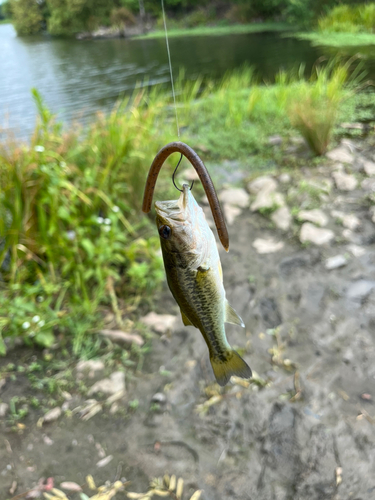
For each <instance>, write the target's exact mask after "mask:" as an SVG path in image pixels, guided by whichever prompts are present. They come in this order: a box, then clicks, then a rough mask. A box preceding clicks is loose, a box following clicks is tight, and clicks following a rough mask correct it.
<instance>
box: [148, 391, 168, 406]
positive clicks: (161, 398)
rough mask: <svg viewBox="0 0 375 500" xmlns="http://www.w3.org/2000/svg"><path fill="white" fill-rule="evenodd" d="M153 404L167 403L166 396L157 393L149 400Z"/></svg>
mask: <svg viewBox="0 0 375 500" xmlns="http://www.w3.org/2000/svg"><path fill="white" fill-rule="evenodd" d="M151 401H152V402H153V403H159V404H165V403H166V402H167V396H166V395H165V394H164V393H163V392H157V393H156V394H154V395H153V396H152V398H151Z"/></svg>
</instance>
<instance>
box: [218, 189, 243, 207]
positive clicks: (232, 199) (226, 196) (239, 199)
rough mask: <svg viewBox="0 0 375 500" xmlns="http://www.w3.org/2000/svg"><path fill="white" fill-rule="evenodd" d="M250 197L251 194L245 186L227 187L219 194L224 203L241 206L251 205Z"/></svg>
mask: <svg viewBox="0 0 375 500" xmlns="http://www.w3.org/2000/svg"><path fill="white" fill-rule="evenodd" d="M249 198H250V197H249V194H248V193H247V192H246V191H245V190H244V189H243V188H230V189H225V190H224V191H222V192H221V193H220V194H219V199H220V201H221V202H222V203H224V204H228V205H232V206H235V207H241V208H245V207H247V206H249Z"/></svg>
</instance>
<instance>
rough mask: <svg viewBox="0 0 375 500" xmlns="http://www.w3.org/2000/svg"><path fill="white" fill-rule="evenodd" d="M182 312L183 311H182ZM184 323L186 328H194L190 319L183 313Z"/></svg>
mask: <svg viewBox="0 0 375 500" xmlns="http://www.w3.org/2000/svg"><path fill="white" fill-rule="evenodd" d="M180 311H181V310H180ZM181 318H182V322H183V324H184V325H185V326H190V325H191V326H194V325H193V323H192V322H191V321H190V319H189V318H188V317H187V316H186V315H185V314H184V313H183V312H182V311H181Z"/></svg>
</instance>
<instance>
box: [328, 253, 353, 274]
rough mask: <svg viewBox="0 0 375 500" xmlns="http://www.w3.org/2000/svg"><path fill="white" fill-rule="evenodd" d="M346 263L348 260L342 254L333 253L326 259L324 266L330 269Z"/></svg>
mask: <svg viewBox="0 0 375 500" xmlns="http://www.w3.org/2000/svg"><path fill="white" fill-rule="evenodd" d="M347 263H348V261H347V259H346V257H345V256H344V255H335V256H334V257H330V258H329V259H327V260H326V263H325V268H326V269H328V270H329V271H331V270H332V269H338V268H339V267H343V266H346V264H347Z"/></svg>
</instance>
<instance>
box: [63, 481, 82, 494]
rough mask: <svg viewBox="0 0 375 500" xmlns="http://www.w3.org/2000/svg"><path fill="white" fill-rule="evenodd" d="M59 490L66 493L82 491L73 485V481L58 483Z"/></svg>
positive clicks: (76, 485) (75, 484)
mask: <svg viewBox="0 0 375 500" xmlns="http://www.w3.org/2000/svg"><path fill="white" fill-rule="evenodd" d="M60 488H62V489H63V490H66V491H77V492H79V491H82V488H81V486H80V485H79V484H77V483H73V481H64V482H63V483H60Z"/></svg>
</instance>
